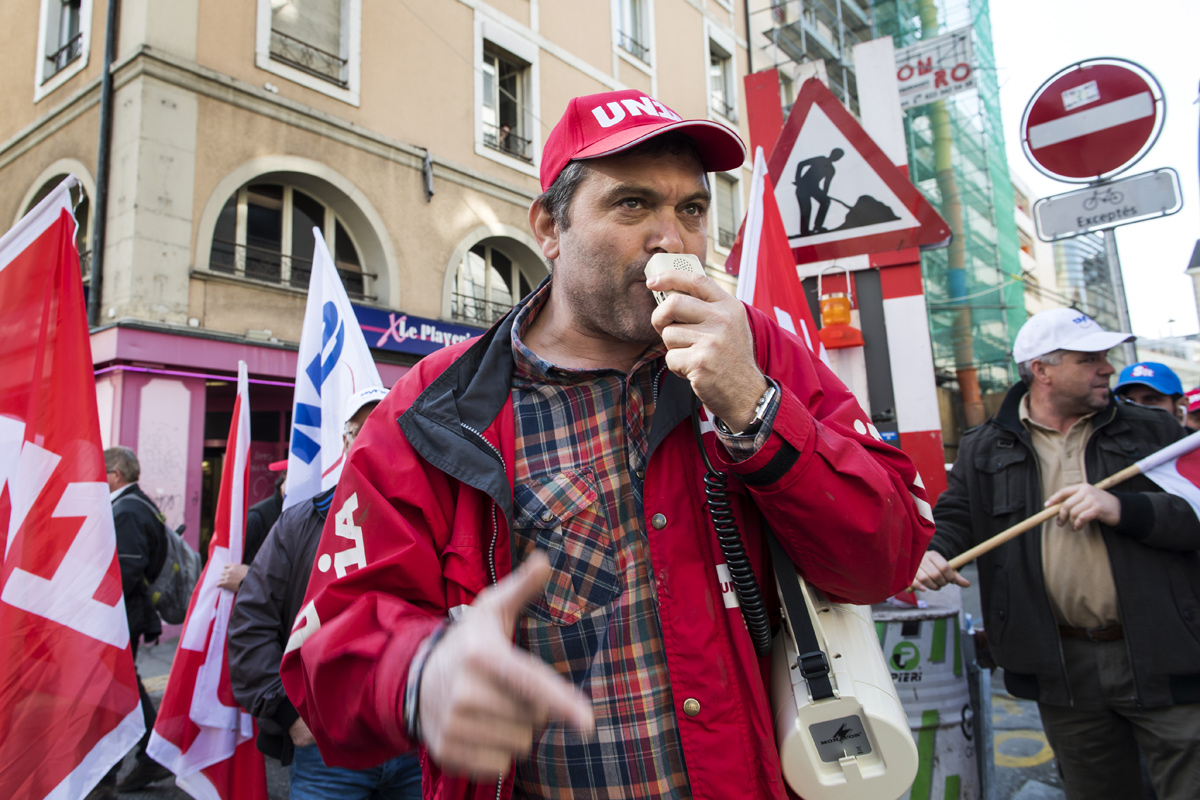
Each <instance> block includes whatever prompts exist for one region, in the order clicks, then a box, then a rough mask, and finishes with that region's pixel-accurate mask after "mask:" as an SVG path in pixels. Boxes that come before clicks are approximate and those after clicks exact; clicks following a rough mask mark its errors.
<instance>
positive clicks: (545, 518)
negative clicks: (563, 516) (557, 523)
mask: <svg viewBox="0 0 1200 800" xmlns="http://www.w3.org/2000/svg"><path fill="white" fill-rule="evenodd" d="M553 519H554V512H553V511H551V510H550V509H548V508H547V509H546V510H545V511H543V512H542V522H550V521H551V520H553Z"/></svg>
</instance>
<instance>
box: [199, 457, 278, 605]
mask: <svg viewBox="0 0 1200 800" xmlns="http://www.w3.org/2000/svg"><path fill="white" fill-rule="evenodd" d="M287 463H288V462H287V459H286V458H285V459H283V460H282V461H272V462H271V464H270V465H269V466H268V467H267V469H269V470H271V472H280V473H282V474H281V475H280V476H279V478H278V479H277V480H276V481H275V491H274V492H272V494H271V496H270V497H268V498H267V499H266V500H260V501H258V502H257V503H255V504H254V505H252V506H250V510H249V511H247V512H246V545H245V547H244V548H243V550H242V563H240V564H226V565H225V567H224V569H222V570H221V577H220V579H219V580H218V581H217V586H220V587H221V588H222V589H228V590H229V591H231V592H236V591H237V590H238V587H240V586H241V585H242V581H243V580H245V579H246V570H248V569H249V568H250V565H251V564H253V563H254V557H255V556H256V555H258V551H259V549H260V548H261V547H262V545H263V542H264V541H266V538H267V534H268V533H270V532H271V528H272V527H273V526H274V525H275V521H276V520H278V519H279V515H280V513H281V512H282V511H283V494H284V492H286V491H287Z"/></svg>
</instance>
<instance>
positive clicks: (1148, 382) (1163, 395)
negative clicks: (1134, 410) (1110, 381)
mask: <svg viewBox="0 0 1200 800" xmlns="http://www.w3.org/2000/svg"><path fill="white" fill-rule="evenodd" d="M1113 391H1115V392H1116V393H1117V397H1120V398H1121V399H1122V400H1125V401H1127V402H1130V403H1137V404H1138V405H1139V406H1150V407H1152V408H1161V409H1164V410H1165V411H1167V412H1168V413H1169V414H1171V415H1172V416H1173V417H1175V418H1176V419H1178V420H1179V421H1180V424H1181V425H1182V424H1183V419H1182V415H1181V414H1180V411H1179V405H1180V403H1181V402H1182V400H1183V384H1182V383H1181V382H1180V381H1179V376H1178V375H1176V374H1175V373H1174V371H1172V369H1171V368H1170V367H1168V366H1167V365H1166V364H1159V363H1158V362H1157V361H1139V362H1137V363H1136V364H1130V365H1129V366H1128V367H1126V368H1125V369H1123V370H1121V376H1120V377H1119V378H1118V379H1117V385H1116V387H1115V388H1114V389H1113Z"/></svg>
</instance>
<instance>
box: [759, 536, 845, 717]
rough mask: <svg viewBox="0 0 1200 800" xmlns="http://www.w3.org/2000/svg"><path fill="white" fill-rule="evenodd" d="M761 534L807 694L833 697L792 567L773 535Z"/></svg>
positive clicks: (825, 664)
mask: <svg viewBox="0 0 1200 800" xmlns="http://www.w3.org/2000/svg"><path fill="white" fill-rule="evenodd" d="M764 527H765V526H764ZM765 532H766V535H767V541H768V542H769V543H770V545H771V562H772V564H774V566H775V577H776V579H777V580H778V582H779V595H780V597H779V599H780V601H781V602H782V603H783V607H784V609H785V610H786V611H787V618H788V623H789V624H790V625H791V627H792V635H793V636H794V637H795V638H796V649H797V651H799V655H798V656H797V657H796V665H797V666H799V667H800V674H801V675H803V676H804V679H805V680H806V681H808V690H809V692H811V693H812V699H813V700H814V701H816V700H824V699H826V698H829V697H833V684H832V682H830V680H829V658H828V657H827V656H826V655H825V653H824V652H823V651H822V650H821V646H820V644H819V643H818V642H817V632H816V631H815V630H814V629H813V624H812V619H811V618H810V617H809V615H808V603H807V602H806V601H805V599H804V591H803V590H802V589H801V588H800V582H799V581H798V580H797V579H796V565H795V564H793V563H792V559H790V558H789V557H788V554H787V553H786V552H784V550H783V545H781V544H780V543H779V540H778V539H776V538H775V532H774V531H772V530H771V529H770V528H766V529H765Z"/></svg>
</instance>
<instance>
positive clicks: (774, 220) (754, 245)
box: [729, 147, 829, 366]
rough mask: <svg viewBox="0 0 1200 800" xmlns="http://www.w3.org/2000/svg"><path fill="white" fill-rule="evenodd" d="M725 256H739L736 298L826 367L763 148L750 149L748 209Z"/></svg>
mask: <svg viewBox="0 0 1200 800" xmlns="http://www.w3.org/2000/svg"><path fill="white" fill-rule="evenodd" d="M735 249H736V250H737V252H731V253H730V254H729V257H730V259H734V258H739V257H740V260H739V266H738V284H737V298H738V299H739V300H741V301H743V302H745V303H749V304H750V305H752V306H754V307H755V308H757V309H759V310H761V311H763V312H765V313H766V314H768V315H769V316H770V317H771V318H772V319H774V320H775V321H776V322H778V323H779V325H780V327H782V328H783V329H785V330H788V331H791V332H792V333H794V334H796V335H797V336H799V337H800V338H801V339H803V340H804V341H805V342H806V343H807V344H808V347H809V349H810V350H812V351H813V352H814V353H816V354H817V356H819V357H820V359H821V360H822V361H824V362H825V364H826V365H827V366H828V364H829V358H828V356H826V354H825V345H823V344H821V338H820V337H819V336H818V335H817V323H816V320H814V319H813V315H812V310H811V309H810V308H809V306H808V299H807V298H806V297H805V296H804V285H803V284H801V283H800V276H799V275H797V274H796V261H795V259H794V258H793V257H792V246H791V245H790V244H788V238H787V231H786V230H785V229H784V227H783V217H782V215H780V213H779V204H778V203H776V202H775V187H774V185H773V184H772V183H771V176H770V175H769V174H767V159H766V158H765V157H764V156H763V149H762V148H761V147H759V148H757V149H756V150H755V153H754V177H753V178H752V179H751V181H750V208H749V210H748V211H747V212H746V219H745V222H744V223H743V224H742V231H741V235H740V236H739V237H738V242H737V245H736V247H735Z"/></svg>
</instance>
